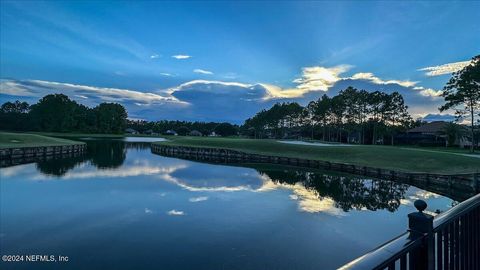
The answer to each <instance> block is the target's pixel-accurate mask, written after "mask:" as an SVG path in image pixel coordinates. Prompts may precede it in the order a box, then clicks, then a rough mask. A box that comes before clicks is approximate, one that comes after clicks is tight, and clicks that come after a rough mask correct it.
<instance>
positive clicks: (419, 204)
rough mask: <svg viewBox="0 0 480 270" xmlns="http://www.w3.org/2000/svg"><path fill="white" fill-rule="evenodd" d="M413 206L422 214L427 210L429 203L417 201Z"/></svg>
mask: <svg viewBox="0 0 480 270" xmlns="http://www.w3.org/2000/svg"><path fill="white" fill-rule="evenodd" d="M413 206H415V208H417V210H418V212H420V213H422V212H423V210H425V209H427V203H426V202H425V201H424V200H416V201H415V202H414V203H413Z"/></svg>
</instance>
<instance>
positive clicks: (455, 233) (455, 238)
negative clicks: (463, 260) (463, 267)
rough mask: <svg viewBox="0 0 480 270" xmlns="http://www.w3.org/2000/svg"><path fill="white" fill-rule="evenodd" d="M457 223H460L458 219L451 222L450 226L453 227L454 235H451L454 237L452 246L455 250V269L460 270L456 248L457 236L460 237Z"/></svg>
mask: <svg viewBox="0 0 480 270" xmlns="http://www.w3.org/2000/svg"><path fill="white" fill-rule="evenodd" d="M459 223H460V221H459V220H458V219H456V220H454V221H453V222H452V224H453V226H454V234H453V235H454V241H453V242H454V245H455V249H454V253H455V254H454V255H455V256H454V257H455V269H457V270H458V269H460V260H459V259H460V258H459V256H458V250H459V248H458V242H459V240H458V239H459V235H460V233H459Z"/></svg>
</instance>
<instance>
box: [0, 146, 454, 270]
mask: <svg viewBox="0 0 480 270" xmlns="http://www.w3.org/2000/svg"><path fill="white" fill-rule="evenodd" d="M84 141H85V142H87V144H88V154H87V155H85V156H82V157H75V158H67V159H52V160H48V161H41V162H37V163H30V164H23V165H17V166H12V167H7V168H0V177H1V181H0V195H1V196H0V203H1V204H0V210H1V212H0V244H1V246H0V247H1V254H2V255H28V254H33V255H37V254H39V255H55V256H58V255H62V256H68V262H56V263H48V262H28V263H27V262H18V263H12V262H7V263H6V262H1V263H0V269H65V268H68V269H210V270H213V269H335V268H336V267H339V266H341V265H343V264H344V263H347V262H349V261H350V260H352V259H355V258H356V257H358V256H360V255H362V254H364V253H365V252H367V251H369V250H371V249H373V248H375V247H376V246H378V245H380V244H382V243H384V242H385V241H387V240H390V239H391V238H392V237H395V236H397V235H399V234H400V233H403V232H405V231H406V227H407V214H408V213H410V212H413V211H415V209H414V207H413V201H414V200H416V199H424V200H426V201H427V203H428V205H429V207H428V210H430V211H436V210H440V211H445V210H447V209H449V208H450V207H452V206H453V205H455V203H456V202H455V201H454V200H452V199H450V198H447V197H444V196H440V195H437V194H435V193H432V192H429V191H426V190H422V189H419V188H416V187H414V186H410V185H406V184H400V183H396V182H391V181H386V180H374V179H369V178H364V177H359V176H351V175H344V174H337V173H332V172H322V171H312V170H307V169H305V170H302V169H299V168H289V167H284V166H283V167H275V166H265V165H263V166H257V167H239V166H226V165H218V164H206V163H199V162H194V161H188V160H182V159H176V158H169V157H162V156H159V155H154V154H152V153H151V152H150V147H149V142H143V141H142V139H139V138H134V139H127V140H118V139H111V140H99V139H92V138H84Z"/></svg>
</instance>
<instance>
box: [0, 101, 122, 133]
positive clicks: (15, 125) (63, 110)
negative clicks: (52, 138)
mask: <svg viewBox="0 0 480 270" xmlns="http://www.w3.org/2000/svg"><path fill="white" fill-rule="evenodd" d="M126 123H127V111H126V110H125V108H124V107H123V106H122V105H120V104H118V103H101V104H99V105H97V106H95V107H94V108H89V107H87V106H84V105H82V104H78V103H77V102H75V101H73V100H71V99H70V98H68V96H66V95H63V94H51V95H46V96H44V97H43V98H41V99H40V100H39V101H38V102H37V103H35V104H32V105H29V104H28V103H27V102H20V101H18V100H17V101H15V102H6V103H4V104H2V106H1V107H0V130H12V131H43V132H86V133H113V134H123V133H124V130H125V126H126Z"/></svg>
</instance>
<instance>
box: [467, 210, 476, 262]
mask: <svg viewBox="0 0 480 270" xmlns="http://www.w3.org/2000/svg"><path fill="white" fill-rule="evenodd" d="M473 222H474V221H473V219H472V215H471V213H467V228H468V232H467V235H469V236H470V237H467V238H468V248H467V249H468V252H467V259H468V264H467V268H468V269H473V263H472V262H473V256H478V254H474V253H473V252H472V247H473V239H472V237H471V236H472V232H473V231H474V230H473ZM477 222H478V221H477Z"/></svg>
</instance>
